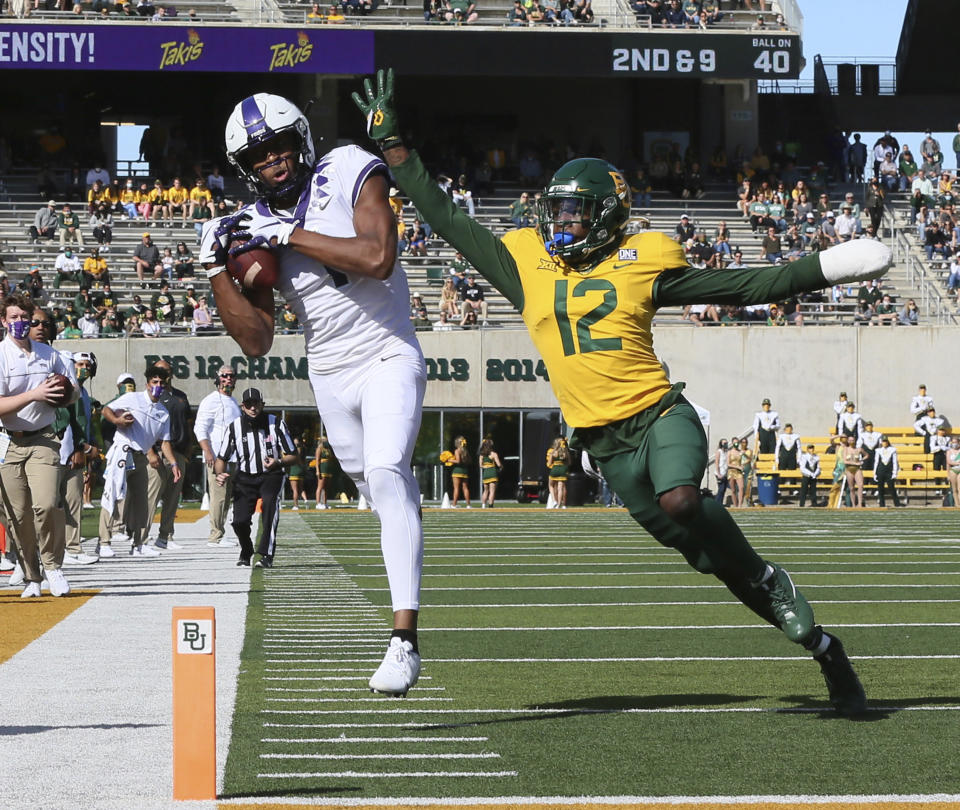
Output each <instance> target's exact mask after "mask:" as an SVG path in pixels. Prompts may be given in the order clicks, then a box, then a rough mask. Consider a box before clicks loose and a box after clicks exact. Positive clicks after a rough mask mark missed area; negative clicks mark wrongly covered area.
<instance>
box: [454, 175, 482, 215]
mask: <svg viewBox="0 0 960 810" xmlns="http://www.w3.org/2000/svg"><path fill="white" fill-rule="evenodd" d="M450 196H451V197H453V201H454V202H455V203H456V204H457V205H461V204H463V205H466V207H467V213H468V214H470V216H471V217H472V216H475V215H476V209H475V207H474V202H473V192H472V191H471V190H470V184H469V183H467V176H466V175H465V174H461V175H460V176H459V177H458V178H457V182H456V184H455V185H454V186H453V187H452V188H451V191H450Z"/></svg>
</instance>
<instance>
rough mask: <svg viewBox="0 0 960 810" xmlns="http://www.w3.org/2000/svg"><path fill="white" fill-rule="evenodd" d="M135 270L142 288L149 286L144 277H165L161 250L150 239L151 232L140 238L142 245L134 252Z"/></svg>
mask: <svg viewBox="0 0 960 810" xmlns="http://www.w3.org/2000/svg"><path fill="white" fill-rule="evenodd" d="M133 262H134V264H133V269H134V270H135V271H136V273H137V278H138V279H139V280H140V288H141V289H145V288H146V286H147V283H146V281H145V280H144V276H145V275H146V274H148V273H149V274H150V275H151V276H152V277H153V278H155V279H156V278H160V276H161V275H163V265H162V264H161V263H160V249H159V248H158V247H157V246H156V245H155V244H153V240H152V239H151V238H150V232H149V231H144V233H143V235H142V236H141V237H140V244H139V245H137V246H136V248H134V251H133Z"/></svg>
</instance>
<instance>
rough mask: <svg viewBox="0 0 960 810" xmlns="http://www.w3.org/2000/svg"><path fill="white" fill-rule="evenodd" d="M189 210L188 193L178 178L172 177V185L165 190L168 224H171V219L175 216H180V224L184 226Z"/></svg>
mask: <svg viewBox="0 0 960 810" xmlns="http://www.w3.org/2000/svg"><path fill="white" fill-rule="evenodd" d="M189 209H190V192H189V190H188V189H186V188H184V186H183V182H182V181H181V180H180V178H179V177H174V178H173V185H172V186H171V187H170V188H169V189H167V218H168V220H169V222H170V224H171V225H172V224H173V218H174V216H176V215H177V214H179V215H180V220H181V222H183V223H184V224H186V222H187V212H188V211H189Z"/></svg>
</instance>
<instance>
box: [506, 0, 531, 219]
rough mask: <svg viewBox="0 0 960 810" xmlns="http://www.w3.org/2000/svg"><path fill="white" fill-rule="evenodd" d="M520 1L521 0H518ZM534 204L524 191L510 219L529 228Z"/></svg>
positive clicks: (511, 211) (512, 208)
mask: <svg viewBox="0 0 960 810" xmlns="http://www.w3.org/2000/svg"><path fill="white" fill-rule="evenodd" d="M516 2H518V3H519V2H520V0H516ZM532 215H533V204H532V203H531V202H530V195H529V194H528V193H527V192H526V191H524V192H523V193H522V194H521V195H520V198H519V199H518V200H514V201H513V202H512V203H510V215H509V219H510V221H511V222H512V223H513V224H514V225H516V226H517V227H518V228H527V227H529V226H530V225H532V224H533V216H532Z"/></svg>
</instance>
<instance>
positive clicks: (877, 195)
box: [863, 177, 885, 234]
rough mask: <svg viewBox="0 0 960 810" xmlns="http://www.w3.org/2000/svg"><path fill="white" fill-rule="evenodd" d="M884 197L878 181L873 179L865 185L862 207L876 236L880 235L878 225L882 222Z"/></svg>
mask: <svg viewBox="0 0 960 810" xmlns="http://www.w3.org/2000/svg"><path fill="white" fill-rule="evenodd" d="M884 196H885V195H884V191H883V189H882V188H880V181H879V180H878V179H877V178H876V177H874V178H873V179H872V180H871V181H870V183H869V184H868V185H867V191H866V195H865V197H864V206H863V207H864V208H865V209H866V210H867V215H868V216H869V217H870V224H871V225H872V226H873V230H874V233H876V234H879V233H880V223H881V221H882V220H883V206H884Z"/></svg>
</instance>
